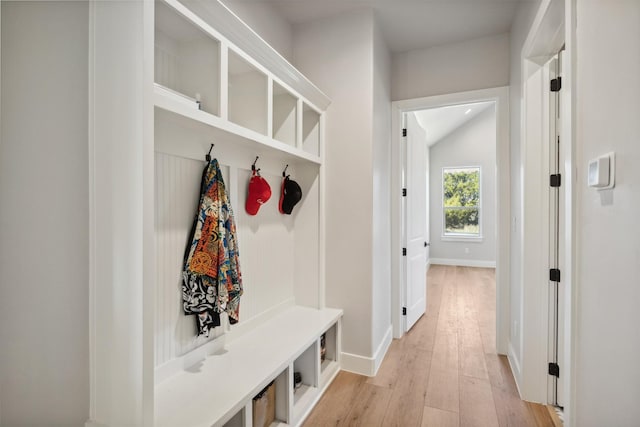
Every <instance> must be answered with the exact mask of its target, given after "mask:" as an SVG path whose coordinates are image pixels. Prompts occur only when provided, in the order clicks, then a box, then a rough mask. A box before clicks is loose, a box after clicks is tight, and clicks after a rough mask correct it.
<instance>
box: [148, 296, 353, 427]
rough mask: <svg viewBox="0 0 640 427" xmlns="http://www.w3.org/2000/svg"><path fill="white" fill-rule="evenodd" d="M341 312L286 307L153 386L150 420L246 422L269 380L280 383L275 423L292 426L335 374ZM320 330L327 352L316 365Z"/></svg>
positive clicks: (170, 426)
mask: <svg viewBox="0 0 640 427" xmlns="http://www.w3.org/2000/svg"><path fill="white" fill-rule="evenodd" d="M341 316H342V310H337V309H329V308H325V309H320V310H318V309H314V308H308V307H301V306H292V307H289V308H287V309H286V310H284V311H283V312H282V313H279V314H278V315H276V316H274V317H272V318H270V319H268V320H266V321H265V322H264V323H263V324H262V325H259V326H257V327H256V328H254V329H252V330H251V331H249V332H247V333H245V334H244V335H242V336H240V337H238V338H236V339H235V340H233V341H232V342H230V343H228V344H226V345H225V346H224V349H222V350H221V351H219V352H217V353H216V354H213V355H210V356H208V357H206V358H205V359H204V360H202V361H201V362H199V363H197V364H196V365H194V366H192V367H190V368H188V369H185V370H183V371H180V372H179V373H177V374H175V375H172V376H171V377H169V378H167V379H166V380H164V381H163V382H161V383H160V384H158V385H157V386H156V388H155V423H154V425H156V426H159V427H160V426H166V427H195V426H224V425H243V426H251V402H252V399H253V397H254V396H255V395H256V394H258V393H259V392H260V391H261V390H262V389H263V388H264V387H265V386H266V385H268V384H269V383H270V382H271V381H273V380H275V379H278V381H277V382H276V385H277V386H279V387H280V390H279V391H277V397H276V400H277V401H276V408H277V413H278V418H279V420H280V421H279V423H276V425H298V424H299V423H301V422H302V420H303V419H304V418H305V417H306V416H307V415H308V413H309V412H310V411H311V409H312V407H313V405H314V404H315V403H316V402H317V400H318V399H319V398H320V395H321V394H322V392H323V391H324V389H325V388H326V386H327V385H328V384H329V383H330V382H331V380H332V379H333V378H334V377H335V375H336V374H337V372H338V371H339V348H338V346H339V344H338V343H339V320H340V318H341ZM327 331H329V332H327ZM325 332H327V345H326V347H327V356H326V359H325V361H324V362H322V363H321V362H320V336H321V335H322V334H323V333H325ZM294 365H295V368H294ZM294 369H295V370H301V369H302V370H304V372H303V380H304V381H303V383H304V385H303V386H302V387H300V388H299V389H298V390H295V392H294V390H293V371H294ZM305 377H306V378H305ZM278 382H279V384H278Z"/></svg>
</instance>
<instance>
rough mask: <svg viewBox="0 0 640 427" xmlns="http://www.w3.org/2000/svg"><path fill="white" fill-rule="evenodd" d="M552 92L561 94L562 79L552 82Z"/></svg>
mask: <svg viewBox="0 0 640 427" xmlns="http://www.w3.org/2000/svg"><path fill="white" fill-rule="evenodd" d="M550 86H551V92H560V89H562V77H558V78H557V79H553V80H551V85H550Z"/></svg>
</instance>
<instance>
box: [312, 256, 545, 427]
mask: <svg viewBox="0 0 640 427" xmlns="http://www.w3.org/2000/svg"><path fill="white" fill-rule="evenodd" d="M427 277H428V280H427V283H428V286H427V313H426V314H425V315H424V316H422V318H421V319H420V320H418V322H417V323H416V324H415V325H414V327H413V328H412V329H411V330H410V331H409V332H408V333H407V334H406V335H405V336H404V337H403V338H402V339H400V340H394V341H393V342H392V343H391V346H390V347H389V350H388V352H387V355H386V356H385V359H384V361H383V362H382V365H381V366H380V369H379V370H378V374H377V375H376V376H375V377H370V378H369V377H364V376H361V375H356V374H353V373H350V372H345V371H343V372H340V373H339V374H338V376H337V377H336V379H335V381H334V382H333V383H332V384H331V386H330V387H329V389H328V390H327V391H326V393H325V394H324V396H323V397H322V399H320V402H319V403H318V405H317V406H316V407H315V408H314V410H313V411H312V412H311V414H310V415H309V418H307V420H306V421H305V423H304V426H306V427H310V426H314V427H315V426H318V427H324V426H363V427H369V426H372V427H374V426H381V427H387V426H402V427H412V426H415V427H427V426H429V427H430V426H433V427H463V426H479V427H491V426H499V427H553V426H554V422H553V419H552V417H551V415H550V414H549V411H548V410H547V407H545V406H543V405H537V404H534V403H529V402H524V401H522V400H520V398H519V395H518V390H517V388H516V384H515V381H514V379H513V375H512V374H511V370H510V368H509V362H508V361H507V358H506V357H505V356H499V355H497V354H496V350H495V315H496V314H495V270H494V269H488V268H470V267H453V266H439V265H436V266H431V268H430V269H429V272H428V273H427Z"/></svg>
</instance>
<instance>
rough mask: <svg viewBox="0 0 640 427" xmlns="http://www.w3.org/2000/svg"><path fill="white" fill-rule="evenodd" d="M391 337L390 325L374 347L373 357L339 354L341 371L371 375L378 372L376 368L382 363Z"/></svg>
mask: <svg viewBox="0 0 640 427" xmlns="http://www.w3.org/2000/svg"><path fill="white" fill-rule="evenodd" d="M392 339H393V330H392V328H391V326H389V329H387V333H386V334H385V335H384V338H383V339H382V342H381V343H380V345H379V346H378V348H377V349H376V353H375V354H374V355H373V357H367V356H360V355H359V354H351V353H342V354H341V361H340V362H341V363H340V364H341V365H342V366H341V368H342V370H343V371H349V372H353V373H355V374H360V375H366V376H368V377H373V376H375V374H376V373H377V372H378V368H380V365H381V364H382V360H383V359H384V356H385V355H386V354H387V350H389V346H390V345H391V340H392Z"/></svg>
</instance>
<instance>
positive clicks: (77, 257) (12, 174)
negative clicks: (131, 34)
mask: <svg viewBox="0 0 640 427" xmlns="http://www.w3.org/2000/svg"><path fill="white" fill-rule="evenodd" d="M1 7H2V50H1V52H2V138H1V139H2V145H0V199H1V200H2V202H1V203H0V286H1V288H0V291H1V293H0V341H1V342H2V345H0V378H1V379H2V384H1V385H0V402H1V406H2V419H1V420H0V424H2V425H6V426H17V425H28V426H56V425H58V426H81V425H84V422H85V421H86V420H87V419H88V418H89V327H88V322H89V309H88V301H89V295H88V279H89V258H88V249H89V228H88V215H89V212H88V209H89V201H88V153H87V133H88V129H87V119H88V117H87V108H88V83H87V78H88V4H87V2H84V1H78V2H6V1H3V2H2V6H1Z"/></svg>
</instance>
